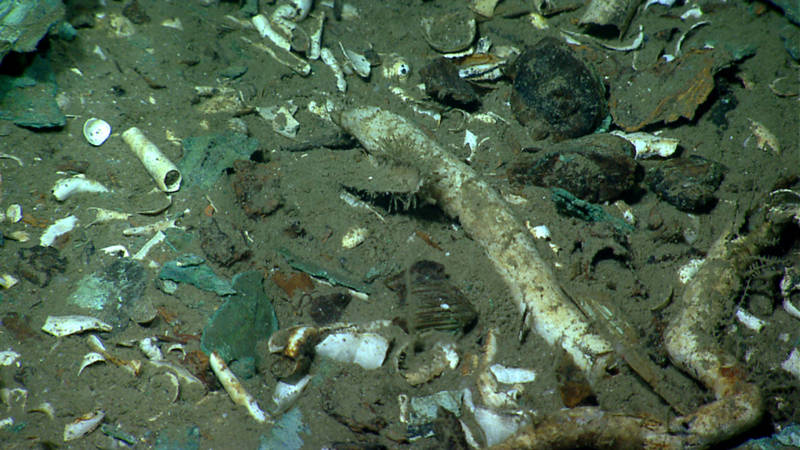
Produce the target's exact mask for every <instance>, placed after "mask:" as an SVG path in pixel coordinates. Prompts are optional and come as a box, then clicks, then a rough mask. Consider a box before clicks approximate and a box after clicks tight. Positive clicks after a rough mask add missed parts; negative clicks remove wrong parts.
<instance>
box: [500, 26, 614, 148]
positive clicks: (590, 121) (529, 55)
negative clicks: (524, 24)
mask: <svg viewBox="0 0 800 450" xmlns="http://www.w3.org/2000/svg"><path fill="white" fill-rule="evenodd" d="M509 75H511V77H512V78H513V79H514V89H513V91H512V93H511V108H512V110H513V111H514V115H515V116H516V117H517V120H519V122H520V123H521V124H523V125H526V126H527V127H528V131H529V133H530V134H531V137H533V138H534V139H544V138H545V137H547V136H548V135H549V136H552V137H553V139H555V140H564V139H570V138H575V137H579V136H583V135H586V134H589V133H591V132H592V131H594V130H595V129H596V128H597V127H598V125H599V124H600V122H601V121H602V120H603V118H604V117H605V116H606V114H607V109H606V101H605V86H604V85H603V83H602V81H601V80H600V77H598V76H597V74H596V73H595V72H594V70H593V69H592V68H591V67H589V66H588V65H586V64H584V63H583V61H581V60H580V59H579V58H578V57H577V56H575V54H574V53H573V52H572V50H570V49H569V47H567V45H566V44H563V43H561V41H559V40H557V39H555V38H550V37H548V38H544V39H542V40H540V41H539V42H538V43H536V44H535V45H534V46H533V47H528V48H526V49H525V50H524V51H523V52H522V54H520V55H519V57H517V59H516V60H515V61H514V63H513V64H512V65H511V67H510V72H509Z"/></svg>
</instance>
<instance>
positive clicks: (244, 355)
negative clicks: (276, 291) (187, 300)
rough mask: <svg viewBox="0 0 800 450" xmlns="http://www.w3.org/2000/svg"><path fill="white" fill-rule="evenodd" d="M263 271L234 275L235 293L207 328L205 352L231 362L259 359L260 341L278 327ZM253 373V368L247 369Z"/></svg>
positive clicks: (203, 345) (209, 322)
mask: <svg viewBox="0 0 800 450" xmlns="http://www.w3.org/2000/svg"><path fill="white" fill-rule="evenodd" d="M263 281H264V276H263V274H262V273H261V272H258V271H251V272H244V273H240V274H238V275H236V276H235V277H233V289H234V290H235V291H236V294H234V295H231V296H230V297H228V298H227V299H226V301H225V303H223V304H222V306H220V307H219V309H217V311H216V312H215V313H214V315H212V316H211V319H210V320H209V321H208V324H207V325H206V327H205V328H204V329H203V337H202V339H201V340H200V346H201V348H202V349H203V351H204V352H206V353H207V354H211V352H213V351H216V352H217V353H219V355H220V356H221V357H222V359H224V360H225V361H227V362H230V361H232V360H236V361H242V362H243V363H245V364H246V363H247V360H248V359H250V360H251V361H254V360H255V358H256V343H257V342H258V341H259V340H265V339H268V338H269V337H270V335H272V333H273V332H274V331H275V330H277V329H278V318H277V317H276V316H275V310H274V309H273V308H272V302H270V300H269V298H267V295H266V293H264V286H263ZM247 372H249V371H247Z"/></svg>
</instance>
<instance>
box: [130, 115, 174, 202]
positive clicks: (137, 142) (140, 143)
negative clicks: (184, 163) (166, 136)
mask: <svg viewBox="0 0 800 450" xmlns="http://www.w3.org/2000/svg"><path fill="white" fill-rule="evenodd" d="M122 140H123V141H125V143H126V144H128V146H129V147H130V148H131V151H132V152H133V153H134V154H135V155H136V157H137V158H139V161H141V162H142V164H143V165H144V168H145V169H147V173H149V174H150V176H151V177H153V180H155V182H156V186H158V188H159V189H161V190H162V191H164V192H175V191H177V190H178V189H180V188H181V172H180V171H179V170H178V168H177V167H175V164H173V163H172V161H170V160H169V159H168V158H167V157H166V156H164V154H163V153H161V150H159V149H158V147H156V144H153V143H152V142H150V140H149V139H147V136H145V135H144V133H142V131H141V130H140V129H138V128H136V127H132V128H128V129H127V130H126V131H125V132H124V133H122Z"/></svg>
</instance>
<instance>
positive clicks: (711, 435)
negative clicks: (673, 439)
mask: <svg viewBox="0 0 800 450" xmlns="http://www.w3.org/2000/svg"><path fill="white" fill-rule="evenodd" d="M731 236H732V234H731V233H730V232H729V231H728V232H725V233H723V234H722V236H721V237H720V238H719V239H718V240H717V241H716V242H715V243H714V245H713V246H712V247H711V249H710V250H709V252H708V255H707V256H706V262H705V263H703V265H702V266H701V267H700V269H699V270H698V272H697V274H696V275H695V276H694V277H693V278H692V280H691V281H690V282H689V284H688V285H687V286H686V290H685V291H684V293H683V297H682V298H681V300H680V301H681V303H680V309H679V310H678V311H679V313H678V315H677V316H676V317H675V318H674V319H673V320H672V322H671V323H670V325H669V327H668V328H667V331H666V333H665V335H664V346H665V347H666V349H667V352H668V353H669V356H670V358H671V359H672V361H673V362H674V363H675V365H677V366H678V367H680V368H681V369H683V370H685V371H686V372H688V373H689V374H690V375H691V376H692V378H694V379H696V380H699V381H700V382H702V383H703V385H705V386H706V387H707V388H708V389H710V390H711V391H712V392H713V393H714V396H715V397H716V400H715V401H713V402H711V403H708V404H706V405H703V406H701V407H700V408H698V409H697V411H695V412H694V413H692V414H688V415H686V416H683V417H679V418H677V419H676V420H675V421H674V422H673V424H672V425H671V428H672V429H674V430H681V431H683V432H685V433H687V434H688V435H689V437H688V443H689V444H691V445H693V446H697V445H699V446H708V445H710V444H713V443H715V442H720V441H722V440H724V439H729V438H731V437H733V436H735V435H737V434H739V433H741V432H743V431H745V430H747V429H748V428H750V427H752V426H753V425H755V424H756V423H758V421H759V420H760V418H761V415H762V413H763V411H764V405H763V401H762V397H761V392H760V391H759V389H758V387H757V386H756V385H755V384H751V383H748V382H747V374H746V373H745V371H744V370H743V369H742V367H741V366H740V365H739V364H738V362H737V361H736V358H735V357H734V356H733V355H731V354H729V353H727V352H725V351H724V350H723V349H722V347H721V346H720V345H719V343H718V342H717V340H718V338H717V337H716V336H715V334H714V332H713V330H716V329H718V327H719V326H720V324H721V323H722V321H723V320H725V319H727V318H728V317H730V313H732V311H730V310H732V309H733V308H732V306H733V304H734V302H732V301H731V298H732V297H733V296H734V295H736V294H737V292H739V289H740V288H741V284H742V280H741V277H740V276H739V275H738V272H739V271H738V270H737V269H738V268H737V260H740V259H741V256H740V255H742V254H746V253H747V252H748V251H750V252H752V250H751V249H748V248H746V246H750V245H752V244H749V243H747V242H749V241H756V242H757V240H756V239H753V237H752V236H748V237H746V238H739V239H737V240H732V239H731ZM746 243H747V244H746ZM753 248H755V247H753Z"/></svg>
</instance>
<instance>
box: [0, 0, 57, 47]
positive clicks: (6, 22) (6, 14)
mask: <svg viewBox="0 0 800 450" xmlns="http://www.w3.org/2000/svg"><path fill="white" fill-rule="evenodd" d="M63 18H64V4H63V3H62V2H61V0H24V1H20V0H0V60H2V59H3V57H4V56H5V55H6V53H8V52H9V51H15V52H20V53H23V52H32V51H34V50H36V46H37V44H39V41H40V40H41V39H42V38H43V37H44V35H45V34H47V32H48V31H50V29H51V28H53V26H54V25H56V24H57V23H58V22H59V21H60V20H62V19H63Z"/></svg>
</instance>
